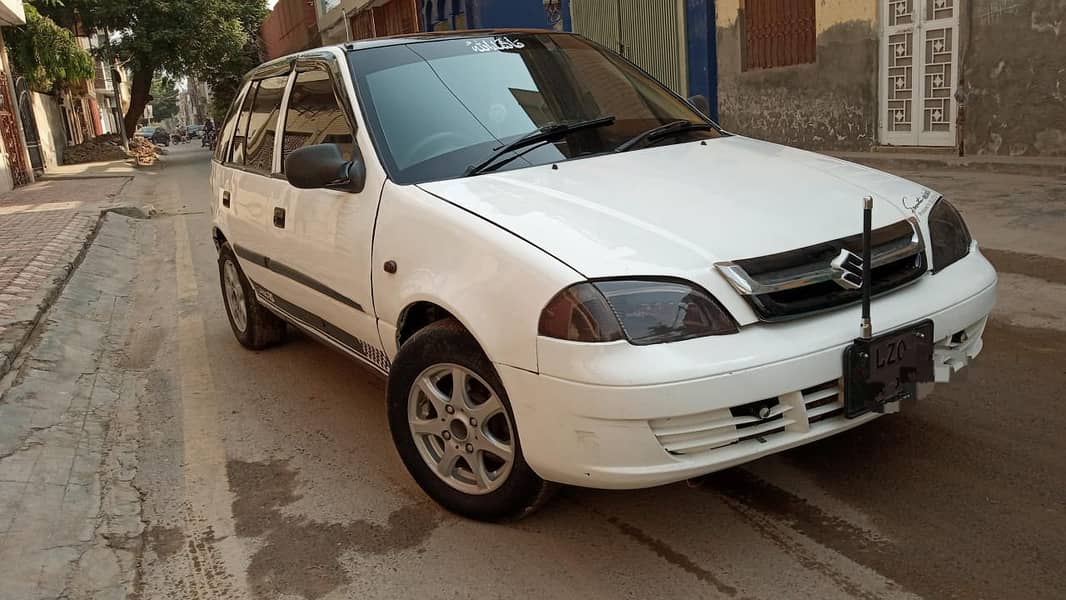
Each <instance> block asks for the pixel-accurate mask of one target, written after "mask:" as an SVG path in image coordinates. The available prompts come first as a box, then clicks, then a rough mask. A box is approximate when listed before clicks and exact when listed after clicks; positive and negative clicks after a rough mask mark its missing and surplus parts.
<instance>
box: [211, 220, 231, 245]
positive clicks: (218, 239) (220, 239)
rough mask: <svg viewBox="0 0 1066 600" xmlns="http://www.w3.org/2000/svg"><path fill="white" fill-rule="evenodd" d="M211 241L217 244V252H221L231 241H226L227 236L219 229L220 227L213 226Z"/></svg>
mask: <svg viewBox="0 0 1066 600" xmlns="http://www.w3.org/2000/svg"><path fill="white" fill-rule="evenodd" d="M211 239H212V240H214V242H215V250H220V249H221V248H222V246H223V245H224V244H226V243H228V241H229V240H227V239H226V234H224V233H222V230H221V229H219V228H218V225H213V226H211Z"/></svg>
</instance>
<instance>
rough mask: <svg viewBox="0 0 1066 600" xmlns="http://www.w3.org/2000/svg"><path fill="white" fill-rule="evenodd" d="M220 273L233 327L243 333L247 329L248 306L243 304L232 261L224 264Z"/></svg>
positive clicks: (238, 277) (242, 294)
mask: <svg viewBox="0 0 1066 600" xmlns="http://www.w3.org/2000/svg"><path fill="white" fill-rule="evenodd" d="M222 273H223V280H224V281H223V285H224V286H225V288H226V305H227V306H228V307H229V313H230V316H231V317H233V325H234V326H235V327H236V328H237V330H238V331H240V332H241V333H244V332H245V330H247V329H248V306H247V305H246V304H245V300H244V286H242V285H241V278H240V274H239V273H237V266H236V265H234V264H233V261H232V260H227V261H226V262H225V264H224V265H223V267H222Z"/></svg>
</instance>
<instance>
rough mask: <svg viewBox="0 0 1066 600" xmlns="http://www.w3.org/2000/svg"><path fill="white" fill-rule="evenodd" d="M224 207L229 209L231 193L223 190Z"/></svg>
mask: <svg viewBox="0 0 1066 600" xmlns="http://www.w3.org/2000/svg"><path fill="white" fill-rule="evenodd" d="M222 206H224V207H226V208H229V191H228V190H223V192H222Z"/></svg>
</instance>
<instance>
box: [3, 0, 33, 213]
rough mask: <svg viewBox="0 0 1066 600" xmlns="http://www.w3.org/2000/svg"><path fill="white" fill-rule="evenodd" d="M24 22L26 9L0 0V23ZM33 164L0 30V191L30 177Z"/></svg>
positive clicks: (18, 3) (15, 1)
mask: <svg viewBox="0 0 1066 600" xmlns="http://www.w3.org/2000/svg"><path fill="white" fill-rule="evenodd" d="M25 23H26V13H25V10H24V9H23V7H22V2H21V1H19V0H0V26H3V27H11V26H18V25H23V24H25ZM0 32H2V30H0ZM33 178H34V177H33V168H32V166H31V164H30V156H29V152H28V151H27V150H26V137H25V134H24V132H23V129H22V120H21V115H20V110H19V102H18V94H17V92H16V90H15V77H14V74H13V73H12V71H11V63H10V62H9V61H8V57H7V46H5V45H4V40H3V35H2V33H0V192H3V191H7V190H10V189H12V188H14V187H16V186H20V185H25V184H27V183H31V182H32V181H33Z"/></svg>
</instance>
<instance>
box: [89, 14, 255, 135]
mask: <svg viewBox="0 0 1066 600" xmlns="http://www.w3.org/2000/svg"><path fill="white" fill-rule="evenodd" d="M68 6H71V7H72V8H73V9H74V10H75V11H76V12H77V14H78V16H79V17H80V19H81V20H82V22H83V23H84V24H85V25H86V26H87V27H90V28H94V29H96V30H99V31H106V32H111V33H113V34H115V37H114V40H113V42H112V43H111V44H110V47H109V48H105V49H102V50H101V52H104V53H107V52H111V53H113V55H114V57H115V58H116V59H117V60H118V61H119V62H121V63H122V64H124V65H125V67H126V68H127V69H128V70H129V71H130V73H131V74H132V79H131V82H130V84H131V85H130V87H131V89H130V107H129V110H128V111H127V112H126V115H125V117H124V119H123V120H124V121H125V126H126V130H127V131H133V128H134V127H135V126H136V125H137V121H138V120H140V118H141V115H142V114H143V113H144V107H145V105H147V104H148V97H149V95H150V94H151V86H152V81H153V79H154V77H155V74H156V73H158V72H161V71H162V72H166V73H174V74H183V75H195V76H199V77H201V78H202V79H204V80H205V81H207V82H208V83H209V84H211V85H212V86H214V85H215V84H216V82H218V83H222V84H227V82H229V81H231V80H232V78H233V77H240V76H242V75H243V74H244V72H243V71H242V72H241V73H240V74H235V73H234V72H231V71H229V70H228V69H240V68H245V67H246V66H249V67H250V65H248V62H247V60H248V58H249V57H248V54H247V52H248V49H249V47H254V46H255V44H256V37H257V32H258V30H259V26H260V25H261V24H262V22H263V18H264V17H265V16H266V13H267V10H266V2H265V0H71V2H70V3H68ZM255 62H258V56H257V57H255ZM254 64H255V63H254V62H253V63H252V65H254ZM225 88H226V85H223V89H222V90H221V91H222V92H223V93H225V92H226V89H225Z"/></svg>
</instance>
